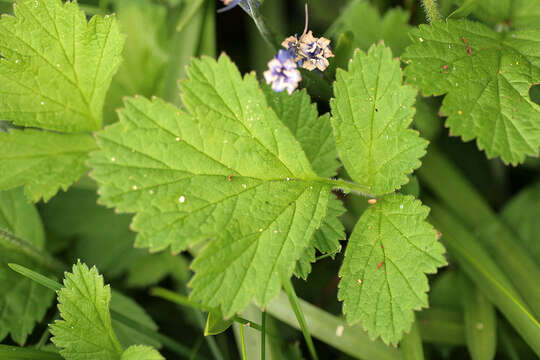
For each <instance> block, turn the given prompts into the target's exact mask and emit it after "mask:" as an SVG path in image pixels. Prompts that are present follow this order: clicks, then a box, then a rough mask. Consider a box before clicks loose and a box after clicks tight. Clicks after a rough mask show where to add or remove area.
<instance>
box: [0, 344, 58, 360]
mask: <svg viewBox="0 0 540 360" xmlns="http://www.w3.org/2000/svg"><path fill="white" fill-rule="evenodd" d="M0 359H10V360H36V359H39V360H62V359H63V357H62V356H60V354H57V353H54V352H49V351H41V350H34V349H27V348H22V347H20V346H8V345H0Z"/></svg>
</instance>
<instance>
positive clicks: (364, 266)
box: [338, 195, 446, 344]
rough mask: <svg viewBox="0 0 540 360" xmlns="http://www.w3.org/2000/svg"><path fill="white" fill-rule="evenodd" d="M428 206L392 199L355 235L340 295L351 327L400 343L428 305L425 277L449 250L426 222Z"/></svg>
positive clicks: (376, 208) (404, 198)
mask: <svg viewBox="0 0 540 360" xmlns="http://www.w3.org/2000/svg"><path fill="white" fill-rule="evenodd" d="M428 211H429V210H428V208H426V207H425V206H422V205H421V203H420V202H419V201H418V200H414V198H413V197H411V196H403V195H388V196H385V197H384V198H382V199H381V200H379V201H378V202H377V203H376V204H375V205H373V206H371V207H370V208H369V209H368V210H367V211H366V212H365V213H364V214H363V215H362V217H361V218H360V220H359V221H358V223H357V224H356V227H355V229H354V231H353V233H352V234H351V237H350V239H349V244H348V246H347V250H346V251H345V260H344V261H343V266H342V268H341V270H340V273H339V275H340V276H341V278H342V279H341V282H340V283H339V294H338V297H339V299H340V300H342V301H343V302H344V304H343V312H344V313H345V315H346V317H347V320H348V321H349V322H350V323H355V322H358V321H361V323H362V326H363V327H364V328H365V329H366V330H367V331H368V333H369V334H370V335H371V336H372V337H376V336H381V338H382V339H383V341H385V342H386V343H392V344H397V342H398V341H399V340H400V339H401V336H402V335H403V332H405V331H408V330H409V329H410V327H411V324H412V323H413V321H414V313H413V310H420V309H421V308H422V307H427V306H428V301H427V294H426V292H427V291H428V288H429V286H428V282H427V278H426V276H425V275H424V273H428V274H431V273H435V272H436V271H437V267H440V266H443V265H445V264H446V260H445V258H444V256H443V253H444V248H443V247H442V245H441V244H440V243H439V242H438V241H437V234H436V232H435V230H434V229H433V227H432V226H431V225H429V224H428V223H426V222H425V219H426V217H427V215H428Z"/></svg>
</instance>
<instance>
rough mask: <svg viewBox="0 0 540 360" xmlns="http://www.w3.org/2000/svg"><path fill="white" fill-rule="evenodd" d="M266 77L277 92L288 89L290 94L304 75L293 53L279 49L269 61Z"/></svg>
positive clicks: (267, 81)
mask: <svg viewBox="0 0 540 360" xmlns="http://www.w3.org/2000/svg"><path fill="white" fill-rule="evenodd" d="M264 79H265V80H266V83H267V84H272V90H274V91H275V92H281V91H283V90H287V92H288V93H289V94H292V92H293V91H294V90H295V89H296V88H297V87H298V83H299V82H300V80H302V76H301V75H300V71H298V67H297V66H296V62H295V61H294V58H293V57H292V56H291V54H290V53H289V52H288V51H287V50H279V52H278V53H277V55H276V56H275V57H274V58H273V59H272V60H270V62H269V63H268V70H267V71H265V72H264Z"/></svg>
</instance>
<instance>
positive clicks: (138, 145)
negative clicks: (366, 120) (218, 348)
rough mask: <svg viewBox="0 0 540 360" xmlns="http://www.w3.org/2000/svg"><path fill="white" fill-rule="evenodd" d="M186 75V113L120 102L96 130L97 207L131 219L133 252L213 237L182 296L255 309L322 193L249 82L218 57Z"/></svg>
mask: <svg viewBox="0 0 540 360" xmlns="http://www.w3.org/2000/svg"><path fill="white" fill-rule="evenodd" d="M188 75H189V77H188V79H187V80H184V81H183V82H182V84H181V87H182V91H183V101H184V104H185V105H186V107H187V110H188V112H182V111H179V109H177V108H176V107H174V106H172V105H170V104H166V103H165V102H163V101H161V100H159V99H155V100H153V101H148V100H146V99H143V98H134V99H127V100H126V102H125V103H126V107H125V108H124V109H123V110H122V111H121V112H120V122H119V123H117V124H114V125H112V126H109V127H108V128H106V129H105V130H104V131H102V132H101V133H99V134H98V139H99V143H100V144H101V147H102V150H101V151H99V152H96V153H94V154H93V156H92V158H91V160H90V163H91V165H92V166H93V167H94V169H95V170H94V172H93V174H92V176H93V177H94V178H95V179H97V180H98V182H99V183H100V194H101V198H100V200H101V202H103V203H105V204H106V205H108V206H115V207H116V208H117V209H118V210H119V211H123V212H136V213H137V214H136V215H135V218H134V221H133V228H134V229H135V230H137V231H138V232H139V234H138V236H137V239H136V244H137V245H138V246H145V247H150V248H151V249H152V250H154V251H157V250H161V249H165V248H167V247H169V246H170V247H171V249H172V251H173V252H178V251H181V250H184V249H186V248H187V247H188V246H191V245H193V244H196V243H198V242H200V241H202V240H206V239H208V238H213V240H212V241H211V242H210V243H209V244H208V245H207V246H206V247H205V248H204V250H203V252H202V253H201V254H200V255H199V256H198V257H197V258H196V260H195V261H194V263H193V265H192V266H193V269H194V270H195V272H196V275H195V277H194V278H193V280H192V281H191V286H193V288H194V290H193V292H192V297H193V299H195V300H196V301H200V302H202V303H204V304H206V305H208V306H212V307H217V306H219V305H221V306H222V311H223V313H224V315H225V316H227V317H230V316H231V315H233V314H234V313H236V312H237V311H240V310H242V308H244V307H245V306H247V304H248V303H249V302H250V300H251V299H252V298H253V297H254V298H255V302H256V303H257V304H259V305H260V306H264V305H265V304H266V303H267V302H268V301H269V300H270V299H271V298H272V297H274V296H275V295H277V293H278V292H279V289H280V286H281V282H280V279H279V276H277V275H276V274H278V273H279V272H284V273H285V274H289V275H292V273H293V270H294V266H295V263H296V261H297V260H298V259H299V258H300V256H301V255H302V253H303V251H304V250H305V248H306V247H307V246H308V245H309V241H310V239H311V237H312V235H313V233H314V232H315V229H316V228H317V227H319V226H320V223H321V221H322V219H323V218H324V216H325V214H326V206H327V202H328V198H329V194H330V188H331V186H330V185H327V183H326V182H325V181H324V180H322V179H321V178H319V177H317V175H316V174H315V172H314V171H313V170H312V169H311V165H310V163H309V161H308V159H307V157H306V155H305V153H304V152H303V151H302V147H301V145H300V144H299V143H298V141H297V140H296V139H295V138H294V136H293V135H292V134H291V132H290V130H289V129H288V128H287V127H286V126H285V125H284V124H283V123H282V122H281V121H280V120H279V118H278V117H277V116H276V114H275V113H274V111H273V110H271V109H270V108H269V107H268V103H267V102H266V98H265V96H264V94H263V92H262V91H261V90H260V88H259V84H258V82H257V80H256V78H255V76H254V75H253V74H249V75H246V76H245V77H244V78H242V77H241V76H240V73H239V72H238V70H237V69H236V67H235V66H234V64H233V63H232V62H231V61H230V60H229V59H228V58H227V57H226V56H221V57H220V58H219V60H218V61H217V62H216V61H215V60H213V59H210V58H203V59H202V60H194V61H193V62H192V65H191V66H190V67H189V68H188ZM209 189H212V191H209ZM210 219H211V221H210ZM217 259H219V260H217ZM238 274H242V277H241V278H240V277H239V276H238Z"/></svg>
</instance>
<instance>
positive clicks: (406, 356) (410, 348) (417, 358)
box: [399, 320, 424, 360]
mask: <svg viewBox="0 0 540 360" xmlns="http://www.w3.org/2000/svg"><path fill="white" fill-rule="evenodd" d="M399 349H400V352H401V355H402V357H403V360H424V349H423V348H422V338H421V337H420V330H419V329H418V320H416V321H415V322H414V323H413V324H412V326H411V331H409V333H408V334H405V336H404V337H403V339H402V340H401V343H400V347H399Z"/></svg>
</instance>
